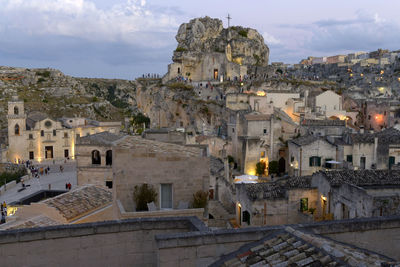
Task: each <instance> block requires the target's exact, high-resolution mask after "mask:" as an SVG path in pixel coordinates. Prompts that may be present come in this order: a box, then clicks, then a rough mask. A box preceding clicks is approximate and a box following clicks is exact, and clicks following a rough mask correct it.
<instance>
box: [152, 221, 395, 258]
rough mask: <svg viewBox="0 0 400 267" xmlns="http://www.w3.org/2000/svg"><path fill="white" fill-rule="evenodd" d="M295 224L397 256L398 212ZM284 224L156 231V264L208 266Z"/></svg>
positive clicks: (280, 227) (393, 256) (364, 247)
mask: <svg viewBox="0 0 400 267" xmlns="http://www.w3.org/2000/svg"><path fill="white" fill-rule="evenodd" d="M297 227H298V228H299V230H301V231H302V230H306V231H311V232H314V233H316V234H321V235H322V236H327V237H329V238H332V239H334V240H337V241H339V242H345V243H348V244H350V245H354V246H359V247H361V248H363V249H367V250H372V251H377V252H380V253H382V254H383V255H386V256H388V257H391V258H394V259H397V260H399V255H398V253H397V252H398V251H400V242H398V240H399V235H400V231H399V229H400V217H399V216H397V217H381V218H368V219H357V220H345V221H328V222H321V223H313V224H302V225H297ZM284 228H285V226H269V227H257V228H245V229H236V230H216V231H211V232H202V233H201V232H200V233H183V234H173V235H170V234H166V235H158V236H156V237H155V238H156V241H157V245H158V257H159V265H158V266H196V265H197V266H207V265H210V264H212V263H213V262H215V261H217V260H218V259H219V258H220V257H221V256H223V255H226V254H229V253H230V252H233V251H235V250H237V249H239V248H240V247H241V246H243V245H244V244H246V243H250V242H252V241H258V240H260V239H261V238H263V237H264V236H266V235H267V234H269V233H271V232H274V231H277V230H280V229H284ZM380 234H381V236H380ZM390 234H393V235H392V236H390ZM371 240H373V242H371ZM359 242H360V243H359Z"/></svg>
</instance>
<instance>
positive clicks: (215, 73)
mask: <svg viewBox="0 0 400 267" xmlns="http://www.w3.org/2000/svg"><path fill="white" fill-rule="evenodd" d="M214 80H218V69H214Z"/></svg>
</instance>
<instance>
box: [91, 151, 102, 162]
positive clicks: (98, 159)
mask: <svg viewBox="0 0 400 267" xmlns="http://www.w3.org/2000/svg"><path fill="white" fill-rule="evenodd" d="M92 164H101V157H100V152H99V151H98V150H93V151H92Z"/></svg>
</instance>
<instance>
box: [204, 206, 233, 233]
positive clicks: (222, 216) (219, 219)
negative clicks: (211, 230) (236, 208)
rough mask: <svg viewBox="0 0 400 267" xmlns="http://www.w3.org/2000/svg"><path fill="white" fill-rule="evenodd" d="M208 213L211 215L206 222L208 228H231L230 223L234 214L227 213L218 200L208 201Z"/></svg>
mask: <svg viewBox="0 0 400 267" xmlns="http://www.w3.org/2000/svg"><path fill="white" fill-rule="evenodd" d="M208 213H209V214H210V215H212V219H209V220H208V226H209V227H216V228H231V224H230V221H231V220H232V219H233V220H234V219H235V214H231V213H229V212H228V211H227V210H226V209H225V208H224V206H223V205H222V204H221V202H219V201H218V200H209V201H208ZM210 217H211V216H210Z"/></svg>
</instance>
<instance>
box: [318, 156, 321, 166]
mask: <svg viewBox="0 0 400 267" xmlns="http://www.w3.org/2000/svg"><path fill="white" fill-rule="evenodd" d="M317 166H321V157H317Z"/></svg>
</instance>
